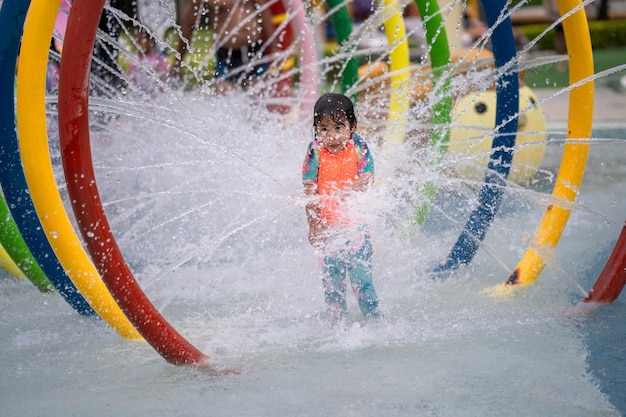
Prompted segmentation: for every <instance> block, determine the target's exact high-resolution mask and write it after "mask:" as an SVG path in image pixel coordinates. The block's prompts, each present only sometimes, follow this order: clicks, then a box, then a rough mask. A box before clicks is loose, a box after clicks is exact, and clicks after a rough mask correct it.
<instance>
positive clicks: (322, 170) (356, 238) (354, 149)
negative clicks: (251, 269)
mask: <svg viewBox="0 0 626 417" xmlns="http://www.w3.org/2000/svg"><path fill="white" fill-rule="evenodd" d="M356 125H357V121H356V116H355V114H354V107H353V105H352V102H351V101H350V99H349V98H348V97H346V96H345V95H343V94H333V93H329V94H324V95H323V96H321V97H320V98H319V99H318V100H317V103H316V104H315V108H314V114H313V130H314V139H313V141H312V142H311V143H310V144H309V148H308V151H307V154H306V158H305V159H304V164H303V166H302V183H303V185H304V192H305V194H306V195H307V196H315V198H312V199H311V201H310V202H309V204H307V206H306V213H307V219H308V222H309V242H310V243H311V245H313V246H314V247H315V248H316V251H317V253H318V256H319V260H320V263H321V265H322V272H323V283H324V293H325V297H326V304H327V305H328V314H329V315H330V316H331V317H332V318H335V319H339V318H342V317H344V316H345V315H346V313H347V309H346V282H345V278H346V275H347V276H348V277H349V279H350V283H351V285H352V289H353V291H354V294H355V295H356V298H357V301H358V303H359V307H360V309H361V312H362V313H363V316H365V317H366V318H369V317H372V318H379V317H380V312H379V310H378V297H377V295H376V291H375V290H374V286H373V284H372V242H371V236H370V231H369V226H368V225H367V224H366V223H365V221H364V220H363V219H357V218H355V216H354V215H352V216H351V213H350V212H349V211H348V210H347V205H346V203H347V200H348V199H349V198H350V195H351V194H352V193H354V192H359V191H364V190H365V189H367V188H368V187H369V186H370V185H371V184H372V183H373V181H374V160H373V158H372V155H371V153H370V151H369V148H368V147H367V144H366V143H365V141H364V140H363V138H361V136H359V135H358V134H357V133H355V129H356Z"/></svg>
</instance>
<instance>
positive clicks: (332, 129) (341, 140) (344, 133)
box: [315, 117, 352, 153]
mask: <svg viewBox="0 0 626 417" xmlns="http://www.w3.org/2000/svg"><path fill="white" fill-rule="evenodd" d="M315 136H316V137H317V139H318V140H319V141H320V142H322V146H324V147H325V148H326V149H328V150H329V151H331V152H334V153H339V152H341V150H342V149H343V148H344V147H345V146H346V144H347V143H348V142H349V141H350V139H352V129H350V123H348V121H347V120H343V121H338V122H336V121H334V120H333V119H331V118H330V117H324V118H323V119H322V120H320V122H319V123H318V124H317V126H316V127H315Z"/></svg>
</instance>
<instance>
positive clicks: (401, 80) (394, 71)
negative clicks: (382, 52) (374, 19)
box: [382, 0, 411, 143]
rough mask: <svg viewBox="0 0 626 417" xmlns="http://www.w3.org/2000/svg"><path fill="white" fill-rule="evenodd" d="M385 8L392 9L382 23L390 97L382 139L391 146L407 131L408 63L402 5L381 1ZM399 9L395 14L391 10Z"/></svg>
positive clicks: (398, 141) (393, 1)
mask: <svg viewBox="0 0 626 417" xmlns="http://www.w3.org/2000/svg"><path fill="white" fill-rule="evenodd" d="M382 3H383V4H384V6H385V7H389V8H392V9H391V10H392V11H393V14H392V15H391V16H390V17H389V18H388V19H387V20H386V21H385V24H384V26H385V34H386V35H387V41H388V42H389V46H390V47H391V48H392V50H391V53H390V54H389V59H390V65H389V70H390V71H391V94H390V97H389V100H390V103H389V115H388V116H387V129H386V132H385V139H386V140H387V141H389V142H393V143H402V142H403V141H404V136H405V134H406V129H407V118H408V111H409V86H410V77H411V74H410V71H409V65H410V59H409V41H408V39H407V37H406V29H405V26H404V19H403V18H402V2H399V1H397V0H382ZM393 8H395V9H399V10H394V9H393Z"/></svg>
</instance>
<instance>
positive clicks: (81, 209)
mask: <svg viewBox="0 0 626 417" xmlns="http://www.w3.org/2000/svg"><path fill="white" fill-rule="evenodd" d="M44 1H45V0H44ZM103 6H104V0H98V1H96V0H75V1H74V3H73V5H72V11H71V13H70V16H69V20H68V24H67V32H66V34H67V36H66V41H65V42H66V49H65V53H64V54H63V56H62V58H61V74H60V82H59V86H60V88H59V130H60V133H61V135H60V140H61V150H62V158H63V167H64V169H65V177H66V182H67V188H68V193H69V195H70V197H71V200H72V208H73V210H74V213H75V215H76V218H77V220H78V224H79V226H80V230H81V232H82V235H83V238H84V240H85V242H86V245H87V248H88V249H89V252H90V254H91V256H92V258H93V259H94V262H95V264H96V266H97V268H98V270H99V271H100V273H101V274H102V278H103V280H104V282H105V283H106V285H107V287H108V288H109V290H110V291H111V293H112V294H113V296H114V297H115V300H116V301H117V302H118V304H119V305H120V307H121V308H122V310H123V311H124V313H126V315H127V316H128V318H129V319H130V321H131V322H132V323H133V324H134V325H135V326H136V328H137V329H138V330H139V332H140V333H141V334H142V336H143V337H144V338H145V339H146V341H147V342H148V343H149V344H150V345H151V346H152V347H153V348H154V349H155V350H156V351H157V352H158V353H159V354H160V355H161V356H162V357H163V358H164V359H165V360H166V361H168V362H169V363H172V364H174V365H197V366H199V367H201V368H203V369H205V370H207V371H210V372H213V371H214V369H213V368H212V367H211V366H210V365H209V364H208V359H209V357H208V356H207V355H205V354H204V353H202V352H201V351H200V350H198V349H197V348H196V347H194V346H193V345H192V344H191V343H189V342H188V341H187V340H186V339H185V338H184V337H183V336H181V335H180V334H179V333H178V332H177V331H176V330H175V329H174V328H173V327H172V326H171V325H170V324H169V323H168V322H167V321H166V320H165V319H164V318H163V316H162V315H161V314H160V313H159V311H158V310H157V309H156V308H155V307H154V305H153V304H152V303H151V302H150V300H149V299H148V297H147V296H146V295H145V293H144V292H143V291H142V289H141V287H140V286H139V284H138V283H137V281H136V279H135V277H134V276H133V274H132V272H131V271H130V269H129V267H128V265H127V263H126V261H125V259H124V256H123V255H122V253H121V251H120V249H119V247H118V245H117V242H116V240H115V237H114V235H113V232H112V231H111V227H110V225H109V222H108V219H107V217H106V214H105V212H104V209H103V206H102V201H101V199H100V194H99V192H98V186H97V183H96V179H95V174H94V170H93V163H92V158H91V147H90V137H89V120H88V110H89V96H88V93H89V83H88V80H89V64H90V59H91V51H92V49H93V45H94V41H95V38H96V28H97V25H98V19H99V16H100V14H101V12H102V8H103Z"/></svg>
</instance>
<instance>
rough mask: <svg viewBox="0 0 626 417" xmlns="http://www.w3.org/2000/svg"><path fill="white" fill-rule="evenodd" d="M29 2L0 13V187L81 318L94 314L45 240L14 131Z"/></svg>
mask: <svg viewBox="0 0 626 417" xmlns="http://www.w3.org/2000/svg"><path fill="white" fill-rule="evenodd" d="M29 6H30V0H8V1H6V0H5V1H4V2H3V3H2V9H0V27H1V28H2V36H0V185H1V186H2V191H3V193H4V197H5V199H6V202H7V206H8V207H9V210H10V211H11V215H12V216H13V219H14V220H15V223H16V224H17V226H18V229H19V230H20V233H21V235H22V237H23V238H24V241H25V242H26V244H27V245H28V247H29V249H30V251H31V253H32V254H33V257H34V258H35V260H36V261H37V263H38V264H39V266H40V267H41V269H42V270H43V271H44V273H45V274H46V276H47V277H48V279H49V280H50V282H51V283H52V285H53V286H54V287H55V288H56V290H57V291H58V292H59V293H60V294H61V295H62V296H63V298H64V299H65V300H66V301H67V302H68V303H69V304H70V305H71V306H72V307H73V308H74V309H75V310H76V311H78V312H79V313H80V314H82V315H85V316H93V315H95V314H96V313H95V311H94V310H93V309H92V308H91V306H90V305H89V304H88V303H87V301H86V300H85V299H84V298H83V296H82V295H81V294H80V293H79V292H78V290H77V289H76V286H75V285H74V283H73V282H72V281H71V279H70V278H69V277H68V276H67V274H66V273H65V270H64V269H63V267H62V266H61V264H60V262H59V260H58V259H57V257H56V255H55V253H54V251H53V250H52V247H51V246H50V242H49V241H48V238H47V237H46V235H45V233H44V230H43V227H42V226H41V222H40V221H39V218H38V217H37V213H36V212H35V206H34V204H33V201H32V199H31V198H30V194H29V192H28V185H27V183H26V177H25V176H24V170H23V168H22V160H21V157H20V152H19V144H18V140H17V133H16V131H15V62H16V60H17V54H18V49H19V44H20V39H21V36H22V30H23V27H24V22H25V20H26V13H27V12H28V8H29Z"/></svg>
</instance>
